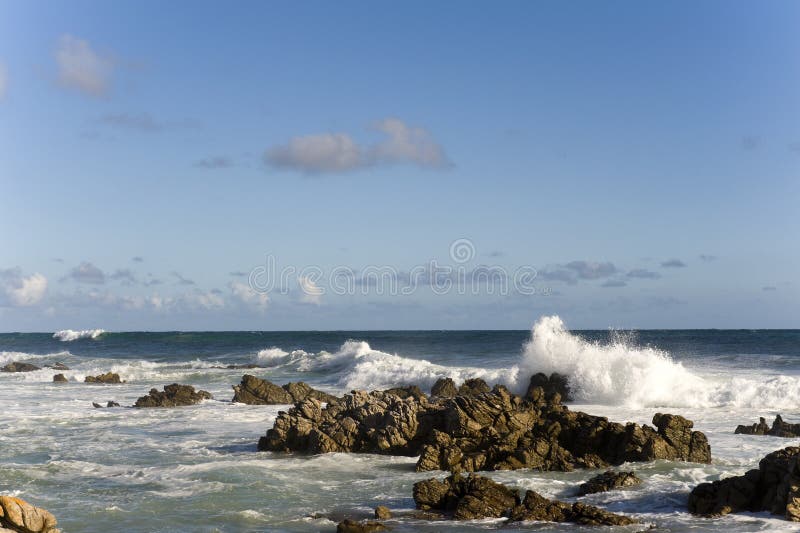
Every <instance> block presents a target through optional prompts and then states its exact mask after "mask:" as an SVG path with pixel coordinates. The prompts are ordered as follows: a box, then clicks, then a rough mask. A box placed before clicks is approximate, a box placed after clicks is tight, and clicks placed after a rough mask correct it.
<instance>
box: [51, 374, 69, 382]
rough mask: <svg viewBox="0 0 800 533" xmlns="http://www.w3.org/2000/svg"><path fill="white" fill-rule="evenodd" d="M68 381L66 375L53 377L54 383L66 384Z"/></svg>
mask: <svg viewBox="0 0 800 533" xmlns="http://www.w3.org/2000/svg"><path fill="white" fill-rule="evenodd" d="M68 381H69V380H68V379H67V376H65V375H64V374H56V375H55V376H53V383H66V382H68Z"/></svg>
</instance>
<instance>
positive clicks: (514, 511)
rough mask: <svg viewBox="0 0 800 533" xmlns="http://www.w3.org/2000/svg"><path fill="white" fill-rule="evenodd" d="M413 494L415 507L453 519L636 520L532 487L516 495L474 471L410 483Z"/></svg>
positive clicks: (611, 522)
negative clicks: (558, 498) (549, 495)
mask: <svg viewBox="0 0 800 533" xmlns="http://www.w3.org/2000/svg"><path fill="white" fill-rule="evenodd" d="M413 495H414V502H415V503H416V506H417V508H418V509H422V510H425V511H440V512H444V513H446V514H447V515H449V516H451V517H452V518H453V519H454V520H476V519H481V518H508V519H509V521H512V522H516V521H547V522H574V523H577V524H582V525H628V524H635V523H637V522H636V520H633V519H632V518H629V517H627V516H622V515H618V514H614V513H609V512H608V511H604V510H602V509H600V508H598V507H594V506H591V505H586V504H583V503H580V502H578V503H574V504H569V503H564V502H559V501H553V500H548V499H547V498H545V497H544V496H542V495H540V494H538V493H536V492H534V491H532V490H529V491H527V492H526V493H525V496H524V497H523V498H520V496H519V491H517V490H516V489H510V488H508V487H506V486H505V485H502V484H500V483H497V482H495V481H492V480H491V479H489V478H486V477H483V476H479V475H476V474H470V475H469V476H468V477H463V476H461V475H460V474H452V475H450V476H449V477H447V478H445V479H444V480H442V481H439V480H437V479H428V480H425V481H419V482H417V483H415V484H414V492H413Z"/></svg>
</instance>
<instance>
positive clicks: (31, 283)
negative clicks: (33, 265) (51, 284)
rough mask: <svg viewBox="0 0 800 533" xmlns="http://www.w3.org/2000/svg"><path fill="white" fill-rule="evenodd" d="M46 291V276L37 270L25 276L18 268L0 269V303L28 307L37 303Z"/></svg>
mask: <svg viewBox="0 0 800 533" xmlns="http://www.w3.org/2000/svg"><path fill="white" fill-rule="evenodd" d="M46 291H47V278H46V277H44V276H43V275H42V274H39V273H38V272H36V273H34V274H31V275H30V276H25V275H24V274H23V273H22V270H21V269H20V268H10V269H6V270H0V294H2V296H3V298H0V305H2V304H3V303H5V304H6V305H12V306H17V307H30V306H32V305H36V304H37V303H39V302H40V301H41V300H42V298H44V295H45V292H46Z"/></svg>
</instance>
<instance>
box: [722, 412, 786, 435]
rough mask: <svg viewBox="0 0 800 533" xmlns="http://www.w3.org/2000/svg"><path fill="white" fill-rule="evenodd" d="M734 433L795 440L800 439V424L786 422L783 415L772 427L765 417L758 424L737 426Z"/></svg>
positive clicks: (778, 416) (776, 418)
mask: <svg viewBox="0 0 800 533" xmlns="http://www.w3.org/2000/svg"><path fill="white" fill-rule="evenodd" d="M734 433H736V434H737V435H738V434H741V435H769V436H772V437H784V438H795V437H800V424H790V423H788V422H784V421H783V418H782V417H781V415H777V416H776V417H775V420H774V421H773V422H772V427H770V426H768V425H767V421H766V420H765V419H764V417H761V418H759V420H758V424H753V425H752V426H745V425H739V426H736V430H735V431H734Z"/></svg>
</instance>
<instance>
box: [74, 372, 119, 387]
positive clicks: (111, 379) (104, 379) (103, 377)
mask: <svg viewBox="0 0 800 533" xmlns="http://www.w3.org/2000/svg"><path fill="white" fill-rule="evenodd" d="M83 382H84V383H105V384H119V383H125V382H124V381H122V380H121V379H120V377H119V374H116V373H114V372H106V373H105V374H100V375H98V376H86V377H85V378H83Z"/></svg>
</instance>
